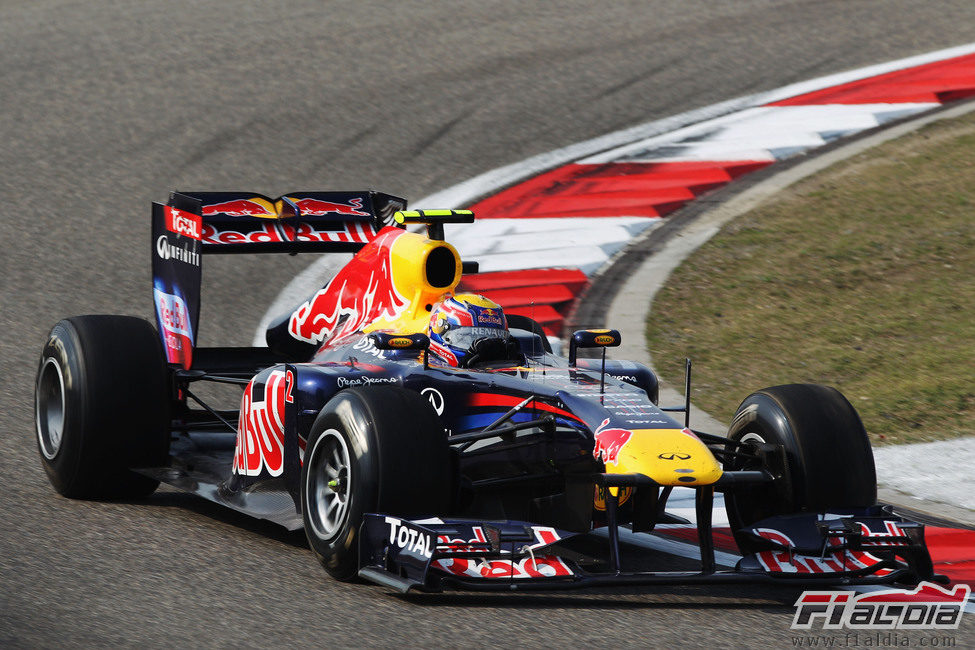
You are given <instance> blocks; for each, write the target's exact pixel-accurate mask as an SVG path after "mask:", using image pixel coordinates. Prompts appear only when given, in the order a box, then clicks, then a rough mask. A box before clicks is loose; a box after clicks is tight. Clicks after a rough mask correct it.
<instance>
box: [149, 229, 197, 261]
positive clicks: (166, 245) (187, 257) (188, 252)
mask: <svg viewBox="0 0 975 650" xmlns="http://www.w3.org/2000/svg"><path fill="white" fill-rule="evenodd" d="M156 255H158V256H159V257H160V258H162V259H164V260H168V259H173V258H175V259H178V260H179V261H180V262H186V263H187V264H192V265H193V266H199V265H200V254H199V253H198V252H196V251H194V250H192V249H191V248H190V247H189V246H185V247H183V248H180V247H179V246H173V245H172V244H171V243H170V242H169V238H168V237H167V236H166V235H160V236H159V239H157V240H156Z"/></svg>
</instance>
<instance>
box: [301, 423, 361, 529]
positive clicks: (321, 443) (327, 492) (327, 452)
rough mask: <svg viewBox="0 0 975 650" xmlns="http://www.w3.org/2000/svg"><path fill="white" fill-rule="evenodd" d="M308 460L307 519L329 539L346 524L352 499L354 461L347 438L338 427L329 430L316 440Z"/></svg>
mask: <svg viewBox="0 0 975 650" xmlns="http://www.w3.org/2000/svg"><path fill="white" fill-rule="evenodd" d="M308 463H309V465H308V474H307V476H308V478H307V482H306V485H305V495H306V497H305V498H306V501H307V506H308V521H309V523H310V524H311V527H312V530H313V531H314V532H315V535H316V536H317V537H319V538H320V539H323V540H329V539H331V538H332V537H335V536H336V535H337V534H339V532H340V531H341V530H342V528H343V527H344V525H345V522H346V519H348V517H349V507H350V506H351V501H352V499H351V486H352V463H351V461H350V457H349V447H348V445H346V443H345V439H344V438H343V437H342V435H341V434H340V433H339V432H338V431H336V430H335V429H328V430H326V431H325V432H324V433H322V435H321V436H319V438H318V440H316V441H315V446H314V447H313V448H312V451H311V454H310V455H309V459H308Z"/></svg>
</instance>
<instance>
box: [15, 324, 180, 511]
mask: <svg viewBox="0 0 975 650" xmlns="http://www.w3.org/2000/svg"><path fill="white" fill-rule="evenodd" d="M34 414H35V428H36V433H37V446H38V451H39V452H40V457H41V463H42V464H43V466H44V470H45V471H46V472H47V476H48V478H49V479H50V481H51V484H52V485H53V486H54V489H55V490H57V491H58V492H59V493H60V494H62V495H64V496H66V497H71V498H77V499H92V498H140V497H144V496H147V495H149V494H151V493H152V492H153V490H155V489H156V487H157V486H158V485H159V482H158V481H155V480H152V479H150V478H147V477H145V476H142V475H140V474H136V473H135V472H132V471H131V469H130V468H132V467H140V466H141V467H151V466H159V465H163V464H165V462H166V459H167V457H168V455H169V400H168V393H167V374H166V360H165V357H164V356H163V350H162V344H161V343H160V341H159V338H158V337H157V336H156V330H155V329H154V328H153V327H152V325H150V324H149V323H147V322H146V321H144V320H142V319H139V318H134V317H130V316H77V317H74V318H68V319H65V320H62V321H60V322H59V323H58V324H57V325H55V326H54V328H53V329H52V330H51V334H50V336H49V337H48V340H47V343H46V344H45V346H44V350H43V352H42V353H41V360H40V363H39V365H38V370H37V382H36V386H35V392H34Z"/></svg>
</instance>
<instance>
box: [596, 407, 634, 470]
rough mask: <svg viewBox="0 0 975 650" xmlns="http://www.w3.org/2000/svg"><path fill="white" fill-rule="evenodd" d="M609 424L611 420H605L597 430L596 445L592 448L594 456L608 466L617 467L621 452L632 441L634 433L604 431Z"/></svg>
mask: <svg viewBox="0 0 975 650" xmlns="http://www.w3.org/2000/svg"><path fill="white" fill-rule="evenodd" d="M607 424H609V418H606V419H605V420H603V422H602V424H600V425H599V427H598V428H597V429H596V445H595V446H594V447H593V448H592V456H593V458H595V459H596V460H602V461H603V462H604V463H606V464H607V465H615V464H616V463H617V459H618V458H619V454H620V451H621V450H622V449H623V447H625V446H626V443H627V442H629V441H630V437H631V436H632V435H633V432H632V431H630V430H628V429H604V428H603V427H605V426H606V425H607Z"/></svg>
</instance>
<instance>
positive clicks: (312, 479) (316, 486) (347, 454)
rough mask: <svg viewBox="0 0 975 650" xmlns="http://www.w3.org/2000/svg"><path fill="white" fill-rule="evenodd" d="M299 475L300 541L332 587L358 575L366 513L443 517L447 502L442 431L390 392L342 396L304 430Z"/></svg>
mask: <svg viewBox="0 0 975 650" xmlns="http://www.w3.org/2000/svg"><path fill="white" fill-rule="evenodd" d="M305 449H306V452H305V457H304V461H303V464H302V468H301V512H302V518H303V519H304V525H305V535H306V536H307V538H308V544H309V546H311V548H312V550H313V551H314V552H315V555H316V556H317V557H318V560H319V561H320V562H321V564H322V566H323V567H324V568H325V570H326V571H327V572H328V574H329V575H331V576H332V577H333V578H335V579H337V580H343V581H348V580H353V579H354V578H355V577H356V576H357V575H358V571H359V566H358V562H359V526H360V525H361V524H362V519H363V515H364V514H366V513H368V512H375V513H382V514H387V515H396V516H400V517H413V516H418V515H433V514H443V512H444V511H446V509H447V508H448V507H449V506H450V503H451V500H452V490H451V476H452V469H451V462H450V450H449V448H448V445H447V437H446V432H445V430H444V427H443V424H441V422H440V419H439V418H438V417H437V415H436V413H434V411H433V409H432V408H430V405H429V403H428V402H427V401H426V400H424V399H423V398H422V397H420V396H419V395H418V394H417V393H415V392H412V391H408V390H406V389H404V388H400V387H395V386H368V387H364V388H353V389H350V390H344V391H342V392H340V393H338V394H337V395H336V396H335V397H333V398H332V399H331V400H330V401H329V402H328V404H326V405H325V407H324V408H323V409H322V411H321V413H320V414H319V416H318V418H317V419H316V420H315V424H314V425H313V426H312V429H311V433H310V435H309V437H308V442H307V444H306V446H305Z"/></svg>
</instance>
